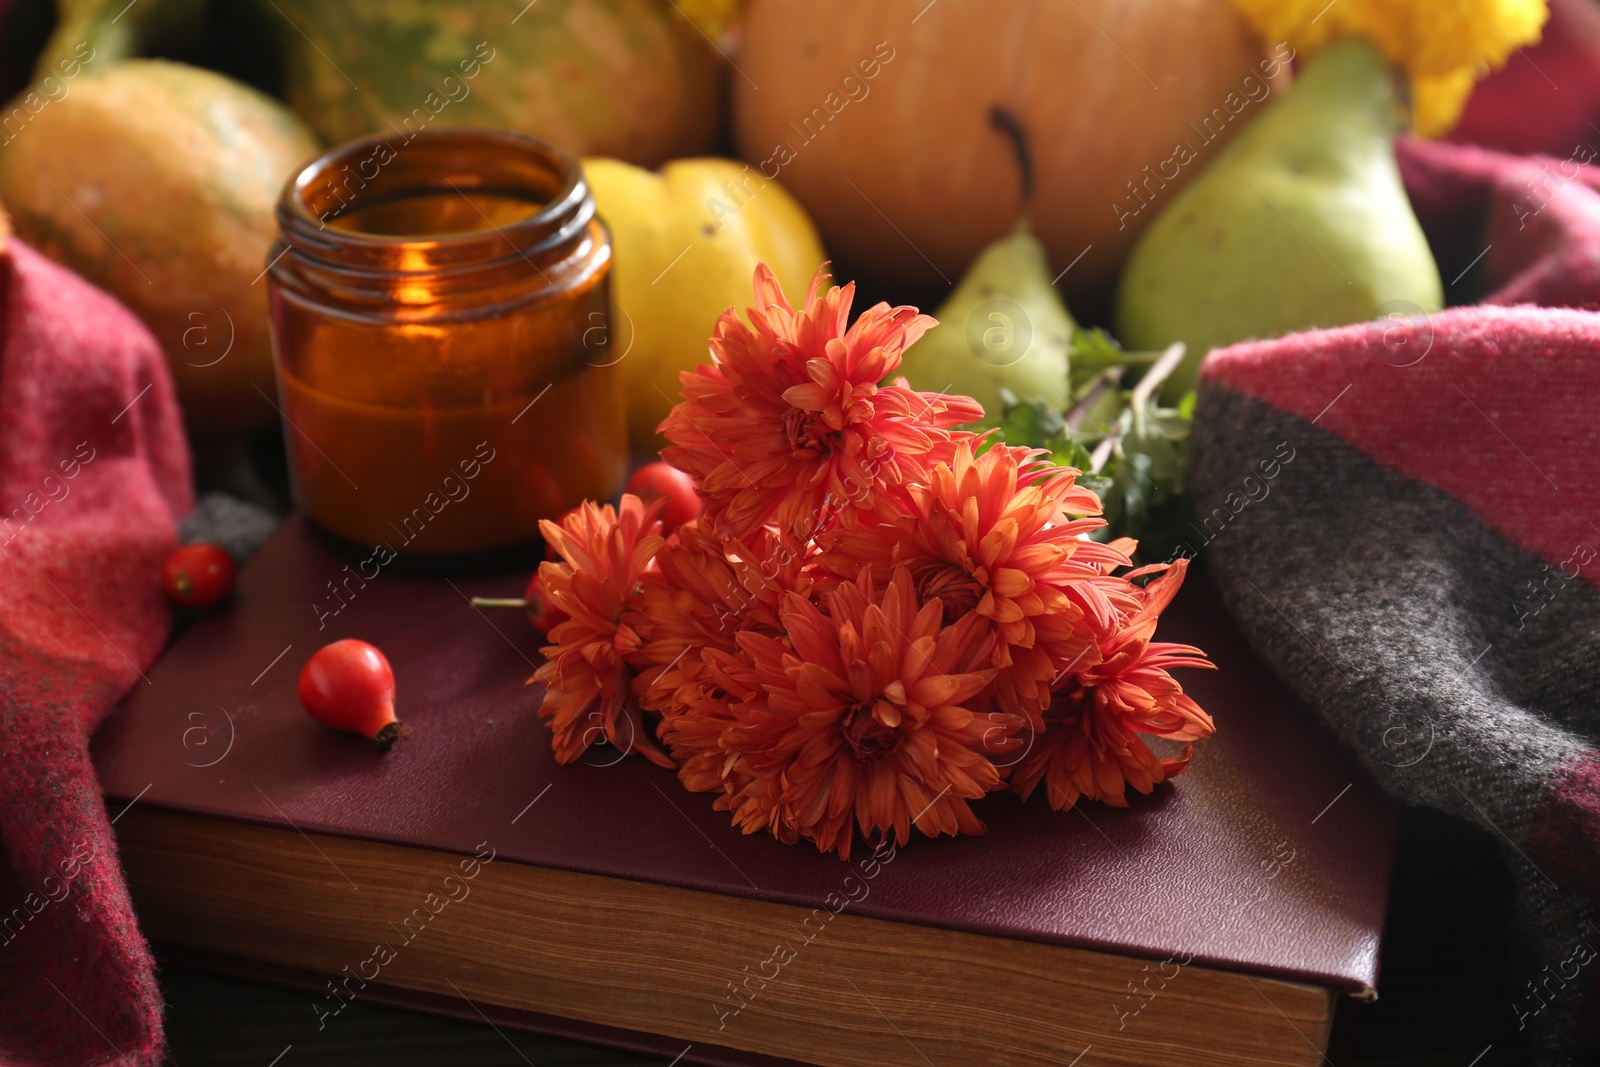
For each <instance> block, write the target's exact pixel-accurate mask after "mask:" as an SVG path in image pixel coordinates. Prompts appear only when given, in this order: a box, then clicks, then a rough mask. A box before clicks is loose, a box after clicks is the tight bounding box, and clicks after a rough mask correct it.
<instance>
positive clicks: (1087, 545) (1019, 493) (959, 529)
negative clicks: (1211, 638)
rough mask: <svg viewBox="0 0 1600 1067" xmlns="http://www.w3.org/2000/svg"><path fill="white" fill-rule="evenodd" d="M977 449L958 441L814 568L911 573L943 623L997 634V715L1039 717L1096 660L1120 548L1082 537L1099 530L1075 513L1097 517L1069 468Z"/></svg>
mask: <svg viewBox="0 0 1600 1067" xmlns="http://www.w3.org/2000/svg"><path fill="white" fill-rule="evenodd" d="M977 443H978V442H975V441H973V440H964V441H958V442H956V445H955V451H954V455H953V457H952V459H951V461H950V462H949V463H941V464H939V465H937V466H936V467H935V468H934V469H933V470H932V472H931V474H930V477H929V479H928V481H927V484H924V485H913V486H911V487H910V490H909V494H908V498H909V499H908V502H907V505H906V508H905V511H904V513H903V514H901V515H899V516H898V517H896V518H894V519H892V520H890V521H886V522H880V523H877V524H876V525H865V524H864V525H863V526H862V527H861V528H859V529H855V530H840V531H836V532H834V533H832V534H830V535H829V536H828V538H827V541H828V543H829V548H828V550H827V551H826V552H825V553H824V555H823V557H822V565H823V566H824V567H826V568H827V569H828V570H829V571H831V572H832V573H834V574H836V575H840V576H842V577H847V576H851V575H853V574H855V572H856V569H857V568H859V567H861V566H862V565H869V566H871V567H872V568H873V571H874V573H875V574H876V575H877V576H879V578H880V580H881V579H882V578H883V577H884V576H886V574H887V573H888V571H889V570H890V569H891V568H893V567H897V566H905V567H909V568H910V570H911V574H912V576H913V577H914V578H915V580H916V583H917V591H918V594H919V595H920V596H921V598H922V599H923V600H924V601H926V600H929V599H931V598H934V597H937V598H939V599H940V601H941V602H942V603H943V604H944V610H945V621H947V622H949V621H953V620H954V619H956V618H959V617H961V616H962V615H964V614H965V613H967V612H975V613H976V614H977V615H978V616H979V617H981V618H982V619H983V620H985V622H986V624H987V625H988V626H989V627H990V629H991V630H992V631H993V633H994V635H995V651H994V666H995V667H998V668H1000V672H999V674H998V677H997V679H996V690H995V697H996V699H997V700H998V701H999V704H1000V707H1001V708H1002V709H1003V710H1005V711H1007V712H1011V713H1013V714H1018V715H1027V716H1030V717H1032V718H1034V719H1035V720H1037V716H1038V715H1039V713H1040V712H1042V711H1043V710H1044V709H1045V707H1046V706H1048V704H1049V703H1050V686H1051V682H1052V680H1053V679H1055V678H1056V677H1057V676H1058V675H1060V674H1062V673H1063V672H1068V671H1074V670H1082V669H1083V668H1085V667H1088V666H1091V665H1093V664H1094V663H1096V662H1098V661H1099V658H1100V644H1099V643H1100V641H1101V639H1102V638H1104V637H1105V636H1107V635H1109V634H1110V633H1111V631H1112V629H1113V627H1114V626H1115V624H1116V621H1117V618H1118V614H1117V611H1116V609H1115V606H1114V604H1113V603H1112V601H1111V599H1110V597H1108V595H1107V592H1106V589H1105V588H1104V587H1103V586H1102V582H1101V580H1102V579H1103V578H1104V577H1105V575H1106V574H1107V573H1108V572H1109V571H1110V570H1111V568H1113V567H1124V566H1127V564H1128V558H1127V556H1126V555H1125V554H1124V545H1123V544H1122V543H1119V544H1117V545H1103V544H1098V543H1096V542H1093V541H1089V540H1086V539H1084V538H1083V537H1082V536H1081V535H1083V534H1086V533H1088V532H1089V531H1091V530H1096V529H1099V528H1100V527H1102V526H1104V525H1105V523H1104V521H1103V520H1101V519H1099V518H1092V517H1090V518H1083V517H1078V518H1074V517H1073V516H1097V515H1099V514H1100V500H1099V498H1098V497H1096V496H1095V494H1094V493H1093V492H1091V491H1090V490H1088V489H1085V488H1084V487H1082V486H1080V485H1078V484H1076V482H1075V481H1074V479H1075V477H1076V475H1077V473H1078V472H1077V471H1075V470H1073V469H1071V468H1070V467H1051V466H1048V465H1046V464H1043V463H1040V462H1038V461H1037V460H1036V459H1035V458H1034V457H1035V453H1033V452H1032V451H1030V450H1028V449H1024V448H1012V447H1008V446H1005V445H996V446H994V447H992V448H990V449H989V450H988V451H986V452H983V453H982V454H978V455H975V454H974V449H975V444H977ZM1126 544H1127V546H1131V542H1128V543H1126ZM1115 581H1116V582H1119V583H1120V582H1121V579H1116V580H1115ZM1035 725H1037V721H1036V722H1035Z"/></svg>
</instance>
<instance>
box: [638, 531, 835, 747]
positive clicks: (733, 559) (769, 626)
mask: <svg viewBox="0 0 1600 1067" xmlns="http://www.w3.org/2000/svg"><path fill="white" fill-rule="evenodd" d="M749 541H750V544H751V545H753V546H754V549H753V550H752V549H751V548H747V547H745V544H744V543H743V542H739V541H719V540H717V539H716V538H714V537H712V536H711V535H710V534H708V533H707V532H706V531H705V529H704V528H702V526H701V524H700V522H699V521H698V520H696V521H693V522H689V523H686V524H685V525H683V526H680V527H679V528H678V529H677V530H676V531H675V532H674V534H673V535H672V537H670V538H668V540H667V543H666V544H665V545H664V546H662V548H661V551H659V552H658V553H656V558H655V563H656V566H655V567H654V568H653V569H652V570H651V571H650V573H648V574H646V575H644V577H643V578H642V579H641V582H640V587H641V592H640V595H639V597H638V599H637V601H636V602H635V605H634V607H633V608H632V609H631V610H630V611H629V612H628V613H627V614H626V615H625V616H624V622H625V623H627V624H629V625H631V626H632V627H633V629H634V630H635V631H636V632H637V633H638V634H639V635H640V638H641V643H640V645H639V648H638V650H637V652H636V653H635V654H634V655H633V656H632V661H633V662H634V663H635V665H637V666H638V668H639V676H638V677H637V678H636V679H634V683H633V686H634V692H635V693H637V694H638V695H639V698H640V702H641V703H642V704H643V705H644V707H646V708H647V709H649V710H651V711H659V712H661V713H662V714H663V715H666V716H669V717H670V716H672V715H674V714H676V713H677V712H678V711H679V710H680V709H681V708H682V707H683V706H684V702H685V701H686V700H688V699H689V694H688V693H683V694H681V695H680V690H682V689H683V688H684V687H685V686H695V685H698V684H700V679H701V676H702V674H703V673H704V672H705V669H706V668H705V663H704V658H703V655H702V654H703V652H704V651H705V650H706V649H709V648H720V649H722V650H723V651H726V652H733V651H736V647H737V646H736V645H735V643H734V637H735V635H736V634H739V633H741V632H744V631H747V630H748V631H754V632H756V633H766V634H772V635H774V636H777V635H781V634H782V633H783V628H782V624H781V623H780V621H779V619H778V604H779V601H780V600H781V598H782V597H783V594H785V593H788V592H798V593H802V594H804V593H806V591H807V590H808V589H809V588H810V585H811V582H810V575H809V573H808V569H807V566H806V565H807V560H808V556H809V549H808V547H807V545H806V544H804V543H802V542H799V541H796V540H795V539H794V538H791V537H787V536H785V535H783V534H780V533H778V532H777V531H775V530H772V529H764V530H760V531H758V532H757V533H756V534H755V535H754V536H753V537H751V538H750V539H749Z"/></svg>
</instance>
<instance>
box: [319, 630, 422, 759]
mask: <svg viewBox="0 0 1600 1067" xmlns="http://www.w3.org/2000/svg"><path fill="white" fill-rule="evenodd" d="M300 703H301V704H303V705H305V709H306V711H308V712H310V713H311V717H312V718H313V719H316V720H317V721H318V722H320V723H322V724H323V725H324V726H330V727H332V728H333V729H335V730H343V731H345V732H346V733H352V734H360V735H361V736H362V737H367V738H371V739H372V740H373V741H376V742H377V743H378V747H379V748H382V749H387V748H388V747H389V746H390V745H392V744H394V743H395V742H396V741H398V740H400V738H402V737H405V736H406V734H407V733H409V731H408V730H407V729H406V728H405V727H404V726H402V725H400V722H399V721H398V720H397V719H395V717H394V671H393V670H391V669H390V667H389V661H388V660H387V659H385V658H384V656H383V653H382V652H379V651H378V650H377V649H376V648H373V647H372V646H371V645H369V644H367V643H366V642H365V641H357V640H355V639H354V638H346V639H345V640H343V641H335V642H333V643H332V644H331V645H323V646H322V647H321V648H319V649H317V651H316V652H315V653H314V654H313V655H312V657H311V658H310V659H308V660H307V661H306V665H305V666H304V667H303V668H301V670H300Z"/></svg>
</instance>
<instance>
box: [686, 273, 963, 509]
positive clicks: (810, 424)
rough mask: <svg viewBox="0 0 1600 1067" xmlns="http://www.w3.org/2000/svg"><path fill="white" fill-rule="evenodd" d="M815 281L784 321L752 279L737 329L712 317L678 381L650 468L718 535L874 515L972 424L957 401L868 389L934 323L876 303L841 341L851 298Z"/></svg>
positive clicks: (762, 279) (766, 280)
mask: <svg viewBox="0 0 1600 1067" xmlns="http://www.w3.org/2000/svg"><path fill="white" fill-rule="evenodd" d="M826 279H827V274H826V273H825V271H824V270H818V271H817V274H816V277H814V278H813V279H812V280H811V287H810V288H809V289H808V290H807V291H806V299H805V306H804V307H803V308H801V309H800V310H798V311H796V310H795V309H794V308H793V307H792V306H791V305H790V304H789V301H788V300H787V299H785V297H784V295H783V290H782V289H781V288H780V287H779V285H778V280H777V278H776V277H775V276H774V275H773V273H772V270H771V269H770V268H768V267H767V266H766V265H765V264H762V265H761V266H759V267H757V268H756V274H755V297H756V306H755V307H752V308H749V309H747V312H746V314H747V315H748V316H749V320H750V322H749V324H748V325H746V323H745V322H744V321H742V320H741V319H740V318H739V316H738V314H737V312H735V311H734V310H733V309H732V308H730V309H729V310H728V311H726V312H724V313H723V315H722V317H721V319H719V320H718V321H717V325H716V332H715V333H714V334H713V335H712V338H711V354H712V357H713V361H712V362H711V363H708V364H702V365H701V366H699V367H697V368H696V369H695V370H693V371H690V372H685V373H684V374H683V375H681V378H682V381H683V401H682V402H681V403H680V404H678V405H677V406H676V407H675V408H673V410H672V412H671V414H669V415H668V416H667V418H666V421H664V422H663V423H662V424H661V432H662V433H663V434H665V435H666V437H667V439H668V440H669V441H670V442H672V443H671V446H670V447H668V448H665V449H663V450H662V453H661V455H662V458H663V459H665V460H666V461H667V462H669V463H671V464H672V465H673V466H675V467H677V468H679V469H680V470H683V471H687V472H688V473H689V474H691V475H693V476H694V477H695V478H696V479H697V480H698V481H699V483H700V495H701V498H702V499H703V500H704V501H705V519H704V525H705V526H706V528H707V529H710V530H713V531H715V532H717V533H718V535H719V536H722V535H724V534H725V535H728V536H733V537H743V536H746V535H748V534H750V533H752V532H754V531H755V530H757V529H759V528H760V527H761V526H763V525H766V524H768V523H772V524H775V525H777V526H778V528H779V529H781V530H783V531H785V532H787V533H790V534H793V535H796V536H798V537H800V538H802V539H807V538H809V537H811V536H812V535H813V534H814V533H815V532H816V529H817V528H818V525H819V522H820V518H821V517H825V516H827V515H828V514H830V513H833V512H837V511H838V510H840V509H843V508H859V509H861V510H868V511H870V510H874V509H878V508H882V507H886V506H887V505H888V502H889V501H892V500H893V499H894V498H895V497H896V495H897V493H898V492H899V491H900V489H901V487H903V486H904V485H906V484H907V483H909V482H912V481H918V480H921V479H923V478H925V477H926V476H927V473H928V470H929V468H930V467H931V465H932V464H933V463H934V462H935V461H937V460H939V459H941V458H947V457H948V454H949V449H950V442H951V437H952V435H951V433H950V432H949V431H950V428H951V427H955V426H959V425H961V424H962V423H967V422H972V421H974V420H976V419H980V418H982V417H983V408H982V407H981V406H980V405H979V404H978V403H977V402H976V401H974V400H972V399H970V398H968V397H951V396H944V395H943V394H939V393H919V392H916V391H914V390H913V389H911V388H910V387H909V386H907V385H906V384H905V382H904V381H903V380H901V381H897V382H895V383H894V384H891V385H880V384H879V383H880V382H883V381H884V380H885V379H886V378H888V376H889V375H891V374H893V373H894V371H895V370H896V368H898V367H899V366H900V357H901V354H902V353H903V352H904V351H905V350H906V348H907V347H909V346H910V345H911V343H912V342H914V341H916V340H917V338H919V337H921V336H922V334H923V333H924V332H926V331H927V329H928V328H929V327H930V326H932V325H933V324H934V320H933V319H931V318H929V317H928V316H926V315H919V314H917V311H916V309H915V308H909V307H898V308H890V307H889V306H888V305H887V304H878V305H876V306H875V307H872V308H869V309H867V310H866V311H864V312H862V313H861V316H860V317H859V318H858V319H856V321H855V323H854V324H853V325H849V326H848V328H847V325H846V324H847V323H848V321H849V316H850V303H851V301H852V300H853V299H854V297H855V285H854V283H851V284H849V285H846V286H844V287H842V288H839V289H833V290H831V291H829V292H827V293H820V289H821V288H822V285H823V283H824V281H825V280H826Z"/></svg>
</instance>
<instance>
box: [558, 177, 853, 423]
mask: <svg viewBox="0 0 1600 1067" xmlns="http://www.w3.org/2000/svg"><path fill="white" fill-rule="evenodd" d="M583 168H584V174H585V176H586V177H587V179H588V181H589V185H590V187H591V188H593V190H594V197H595V203H596V204H597V205H598V207H599V210H600V216H601V218H603V219H604V220H605V222H606V224H607V226H609V227H610V229H611V241H612V245H613V247H614V248H615V252H616V265H615V267H614V268H613V271H612V278H611V299H612V309H613V314H612V324H611V338H610V340H611V346H612V347H611V355H610V357H609V358H610V359H613V360H618V361H619V364H620V367H621V370H622V374H623V378H624V379H625V381H626V382H627V391H628V437H629V441H630V443H631V444H632V446H633V448H634V449H635V450H636V451H649V452H654V451H656V450H657V449H659V448H660V447H661V445H662V444H663V443H664V442H663V440H662V438H661V437H660V436H659V435H657V433H656V427H657V426H658V425H659V424H660V423H661V420H662V419H664V418H666V416H667V411H668V410H669V409H670V408H671V407H672V405H673V404H675V403H677V401H678V397H679V389H680V385H679V381H678V374H679V372H681V371H686V370H690V369H692V368H693V367H694V366H695V365H696V364H698V363H701V362H704V361H706V360H707V359H709V358H710V357H709V349H708V347H707V344H706V341H707V338H709V337H710V336H711V330H712V327H713V326H715V325H716V321H717V316H719V315H721V314H722V312H723V311H724V310H725V309H727V308H729V307H738V308H744V307H745V306H747V305H748V304H749V303H750V299H751V290H750V283H751V279H752V278H753V276H754V274H755V269H756V264H757V263H766V264H767V265H768V266H770V267H771V268H772V269H773V271H774V273H776V274H777V276H778V281H779V282H780V283H781V284H782V285H783V289H784V292H785V293H786V294H788V296H789V298H790V299H791V300H795V299H798V298H799V297H801V296H802V295H804V293H805V287H806V284H807V283H808V282H809V281H810V280H811V276H812V275H813V274H814V273H816V270H817V267H818V266H819V265H820V264H821V263H822V261H823V258H824V256H823V252H822V244H821V242H820V241H819V240H818V238H817V231H816V228H815V227H814V226H813V225H812V224H811V220H810V219H809V218H808V217H807V216H806V213H805V211H804V210H803V209H802V208H801V207H800V205H799V204H798V203H796V202H795V200H794V198H793V197H791V196H790V195H789V194H788V193H787V192H785V191H784V190H783V189H782V188H781V187H780V186H779V185H778V184H777V183H776V182H772V181H768V180H766V179H764V178H763V177H762V176H761V174H760V172H759V171H757V170H756V169H755V168H754V167H750V166H746V165H745V164H742V163H737V162H734V161H732V160H727V159H679V160H674V161H672V162H670V163H668V164H666V165H665V166H664V167H662V168H661V169H660V170H659V171H648V170H644V169H641V168H639V167H634V166H631V165H629V164H627V163H621V162H618V161H617V160H614V159H589V160H585V161H584V164H583Z"/></svg>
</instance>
